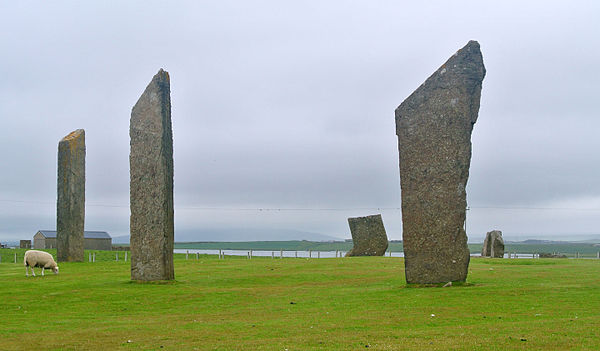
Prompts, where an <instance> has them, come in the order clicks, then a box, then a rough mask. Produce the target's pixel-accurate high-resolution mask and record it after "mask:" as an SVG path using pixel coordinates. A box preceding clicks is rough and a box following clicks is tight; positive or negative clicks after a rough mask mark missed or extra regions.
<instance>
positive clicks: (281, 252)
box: [279, 250, 283, 259]
mask: <svg viewBox="0 0 600 351" xmlns="http://www.w3.org/2000/svg"><path fill="white" fill-rule="evenodd" d="M282 258H283V250H281V251H279V259H282Z"/></svg>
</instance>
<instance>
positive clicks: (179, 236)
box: [112, 228, 343, 244]
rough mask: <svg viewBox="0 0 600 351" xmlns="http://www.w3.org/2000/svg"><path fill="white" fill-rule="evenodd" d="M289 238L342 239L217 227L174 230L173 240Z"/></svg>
mask: <svg viewBox="0 0 600 351" xmlns="http://www.w3.org/2000/svg"><path fill="white" fill-rule="evenodd" d="M289 240H308V241H332V240H343V238H336V237H333V236H329V235H325V234H321V233H314V232H305V231H300V230H294V229H272V228H258V229H257V228H225V229H223V228H218V229H184V230H177V229H176V230H175V242H197V241H289ZM112 242H113V243H114V244H129V236H118V237H114V238H113V240H112Z"/></svg>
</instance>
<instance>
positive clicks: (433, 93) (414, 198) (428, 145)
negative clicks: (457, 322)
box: [396, 41, 485, 284]
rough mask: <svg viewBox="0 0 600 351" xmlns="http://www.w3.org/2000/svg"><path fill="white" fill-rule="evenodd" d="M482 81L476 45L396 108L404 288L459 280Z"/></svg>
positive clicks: (465, 254)
mask: <svg viewBox="0 0 600 351" xmlns="http://www.w3.org/2000/svg"><path fill="white" fill-rule="evenodd" d="M484 76H485V68H484V65H483V58H482V55H481V51H480V50H479V43H477V42H476V41H470V42H469V43H468V44H467V45H466V46H465V47H463V48H462V49H460V50H459V51H458V52H456V53H455V54H454V55H453V56H452V57H450V59H448V61H446V63H444V64H443V65H442V66H441V67H440V68H439V69H438V70H437V71H436V72H435V73H433V75H431V76H430V77H429V78H428V79H427V80H426V81H425V82H424V83H423V84H422V85H421V86H420V87H419V88H418V89H417V90H415V91H414V92H413V93H412V94H411V95H410V96H409V97H408V98H407V99H406V100H404V102H402V104H401V105H400V106H399V107H398V108H397V109H396V134H397V135H398V150H399V154H400V187H401V191H402V225H403V233H402V235H403V244H404V257H405V259H404V264H405V274H406V281H407V283H409V284H413V283H414V284H437V283H447V282H449V281H464V280H465V279H466V278H467V270H468V266H469V248H468V247H467V235H466V233H465V230H464V229H463V227H464V224H465V210H466V207H467V201H466V192H465V187H466V184H467V179H468V177H469V165H470V162H471V131H472V130H473V125H474V124H475V122H476V121H477V114H478V112H479V99H480V96H481V83H482V81H483V78H484Z"/></svg>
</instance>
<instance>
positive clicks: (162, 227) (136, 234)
mask: <svg viewBox="0 0 600 351" xmlns="http://www.w3.org/2000/svg"><path fill="white" fill-rule="evenodd" d="M129 136H130V138H131V141H130V146H131V153H130V155H129V167H130V182H131V183H130V189H129V191H130V208H131V217H130V223H129V226H130V232H131V239H130V242H131V279H132V280H146V281H148V280H171V279H175V273H174V271H173V240H174V237H173V235H174V213H173V134H172V130H171V97H170V82H169V74H168V73H167V72H165V71H163V70H162V69H161V70H160V71H158V73H157V74H156V75H155V76H154V78H152V81H151V82H150V84H149V85H148V87H146V90H145V91H144V93H143V94H142V96H141V97H140V98H139V100H138V101H137V103H136V104H135V106H134V107H133V110H132V111H131V121H130V125H129Z"/></svg>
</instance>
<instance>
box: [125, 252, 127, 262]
mask: <svg viewBox="0 0 600 351" xmlns="http://www.w3.org/2000/svg"><path fill="white" fill-rule="evenodd" d="M125 262H127V251H125Z"/></svg>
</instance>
